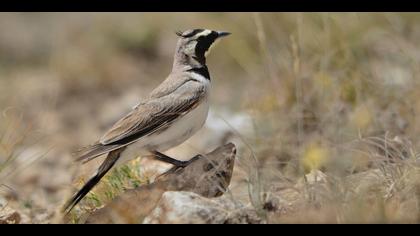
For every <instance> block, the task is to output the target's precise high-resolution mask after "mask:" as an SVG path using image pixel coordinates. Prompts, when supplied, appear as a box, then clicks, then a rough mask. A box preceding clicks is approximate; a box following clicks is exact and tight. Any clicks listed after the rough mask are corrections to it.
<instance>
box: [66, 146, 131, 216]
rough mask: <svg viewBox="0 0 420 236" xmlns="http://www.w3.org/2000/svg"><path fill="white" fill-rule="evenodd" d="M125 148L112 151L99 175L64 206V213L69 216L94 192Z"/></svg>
mask: <svg viewBox="0 0 420 236" xmlns="http://www.w3.org/2000/svg"><path fill="white" fill-rule="evenodd" d="M124 149H125V148H120V149H117V150H114V151H111V152H110V153H109V154H108V156H107V158H106V159H105V161H104V162H103V163H102V164H101V166H100V167H99V169H98V171H97V173H96V174H95V175H94V176H93V177H92V178H90V179H89V181H88V182H87V183H86V184H85V185H84V186H83V187H82V189H80V190H79V191H78V192H77V193H76V194H75V195H74V196H73V197H72V198H71V199H70V200H69V201H68V202H67V203H66V205H65V206H64V209H63V210H64V212H65V213H66V214H68V213H69V212H70V211H71V210H72V209H73V208H74V207H75V206H76V205H77V203H79V202H80V200H82V199H83V197H84V196H86V194H88V193H89V191H90V190H92V188H93V187H95V186H96V184H97V183H98V182H99V181H100V180H101V179H102V177H104V175H105V174H106V173H107V172H108V171H109V170H110V169H111V168H112V167H113V166H114V164H115V163H116V162H117V160H118V158H119V157H120V154H121V152H122V151H123V150H124Z"/></svg>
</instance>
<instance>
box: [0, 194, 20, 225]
mask: <svg viewBox="0 0 420 236" xmlns="http://www.w3.org/2000/svg"><path fill="white" fill-rule="evenodd" d="M7 204H8V203H7V201H6V200H5V199H4V198H1V197H0V224H19V223H20V220H21V217H20V214H19V213H18V212H17V211H15V210H13V209H12V208H11V207H9V206H8V205H7Z"/></svg>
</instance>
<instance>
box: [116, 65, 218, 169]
mask: <svg viewBox="0 0 420 236" xmlns="http://www.w3.org/2000/svg"><path fill="white" fill-rule="evenodd" d="M189 76H190V77H191V78H194V79H196V80H198V81H199V82H200V83H203V84H204V85H205V86H206V93H207V96H206V97H205V98H204V99H203V101H201V103H200V104H199V105H198V106H197V107H196V108H195V109H194V110H192V111H190V112H189V113H187V114H185V115H184V116H183V117H181V118H179V119H177V120H176V121H175V122H174V123H172V124H171V126H170V127H169V128H167V129H166V130H164V131H163V132H160V133H157V134H151V135H149V136H147V137H143V138H141V139H140V140H139V141H137V142H135V143H133V144H131V145H128V146H127V149H126V150H124V152H123V153H122V154H121V158H120V160H119V161H118V163H117V165H119V164H123V163H125V162H127V161H129V160H131V159H133V158H136V157H137V156H138V155H147V154H150V152H149V151H151V150H156V151H159V152H164V151H166V150H168V149H170V148H172V147H175V146H178V145H180V144H181V143H183V142H185V141H186V140H187V139H189V138H190V137H191V136H193V135H194V134H195V133H196V132H197V131H198V130H200V129H201V127H203V125H204V123H205V121H206V119H207V115H208V111H209V96H208V94H209V90H210V81H209V80H208V79H206V78H205V77H203V76H202V75H199V74H197V73H190V75H189ZM174 158H176V157H174Z"/></svg>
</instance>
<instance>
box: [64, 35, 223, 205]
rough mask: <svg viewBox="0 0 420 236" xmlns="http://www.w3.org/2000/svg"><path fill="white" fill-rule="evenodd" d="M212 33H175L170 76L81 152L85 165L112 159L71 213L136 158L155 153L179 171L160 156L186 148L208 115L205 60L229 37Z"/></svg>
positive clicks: (81, 194) (72, 202)
mask: <svg viewBox="0 0 420 236" xmlns="http://www.w3.org/2000/svg"><path fill="white" fill-rule="evenodd" d="M229 34H230V33H228V32H220V31H214V30H208V29H194V30H187V31H184V32H177V35H178V36H179V40H178V43H177V45H176V50H175V55H174V62H173V66H172V71H171V73H170V74H169V76H168V77H167V78H166V80H164V81H163V82H162V83H161V84H160V85H159V86H158V87H157V88H155V89H154V90H153V91H152V92H151V94H150V95H149V97H148V98H147V99H145V100H144V101H142V102H140V103H139V104H138V105H136V106H135V107H134V108H133V109H132V111H131V112H130V113H128V114H127V115H126V116H124V117H123V118H122V119H120V120H119V121H117V122H116V123H115V124H114V126H112V127H111V129H109V130H108V132H106V133H105V134H104V135H103V136H102V137H101V138H100V139H99V141H97V142H96V143H95V144H93V145H90V146H88V147H86V148H84V149H83V150H82V151H80V153H79V156H80V157H79V158H78V160H79V161H83V162H84V163H85V162H87V161H90V160H92V159H94V158H96V157H98V156H100V155H102V154H108V155H107V157H106V159H105V160H104V162H103V163H102V164H101V165H100V166H99V168H98V170H97V172H96V173H95V174H94V175H93V177H91V179H90V180H89V181H88V182H87V183H86V184H85V185H84V186H83V187H82V189H81V190H80V191H78V192H77V193H76V194H75V195H74V196H73V197H72V198H71V199H70V200H69V201H68V203H67V204H66V206H65V208H64V210H66V211H67V212H69V211H70V210H71V209H72V208H73V207H74V206H75V205H76V204H77V203H78V202H79V201H80V200H81V199H82V198H83V197H84V196H85V195H86V194H87V193H88V192H89V191H90V190H91V189H92V188H93V187H94V186H95V185H96V184H97V183H98V182H99V181H100V179H101V178H102V177H103V176H104V175H105V174H106V173H107V172H108V171H109V170H110V169H111V168H112V167H113V166H114V165H115V164H117V165H118V164H122V163H125V162H126V161H128V160H130V159H132V158H135V157H136V156H137V155H135V154H139V155H145V154H146V155H147V154H152V155H153V156H154V157H155V158H157V159H158V160H161V161H164V162H168V163H171V164H173V165H176V166H185V165H186V164H188V161H180V160H177V159H174V158H171V157H168V156H166V155H165V154H163V153H161V152H163V151H165V150H168V149H169V148H172V147H174V146H177V145H179V144H181V143H183V142H184V141H185V140H187V139H188V138H190V137H191V136H192V135H193V134H194V133H196V132H197V131H198V130H199V129H200V128H201V127H202V126H203V124H204V122H205V120H206V118H207V113H208V110H209V102H208V97H209V92H210V74H209V71H208V68H207V66H206V55H207V52H208V51H209V49H210V47H211V46H212V45H213V43H214V42H216V41H217V40H218V39H219V38H221V37H224V36H227V35H229Z"/></svg>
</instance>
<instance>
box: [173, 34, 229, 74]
mask: <svg viewBox="0 0 420 236" xmlns="http://www.w3.org/2000/svg"><path fill="white" fill-rule="evenodd" d="M176 34H177V35H178V36H179V40H178V44H177V47H176V52H175V61H174V63H175V64H176V63H178V64H188V65H191V66H193V67H194V66H200V65H205V64H206V56H207V54H208V53H209V52H210V48H211V47H212V46H213V45H214V44H215V42H217V41H218V39H220V38H222V37H225V36H228V35H230V33H228V32H223V31H214V30H209V29H193V30H186V31H184V32H177V33H176Z"/></svg>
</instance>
